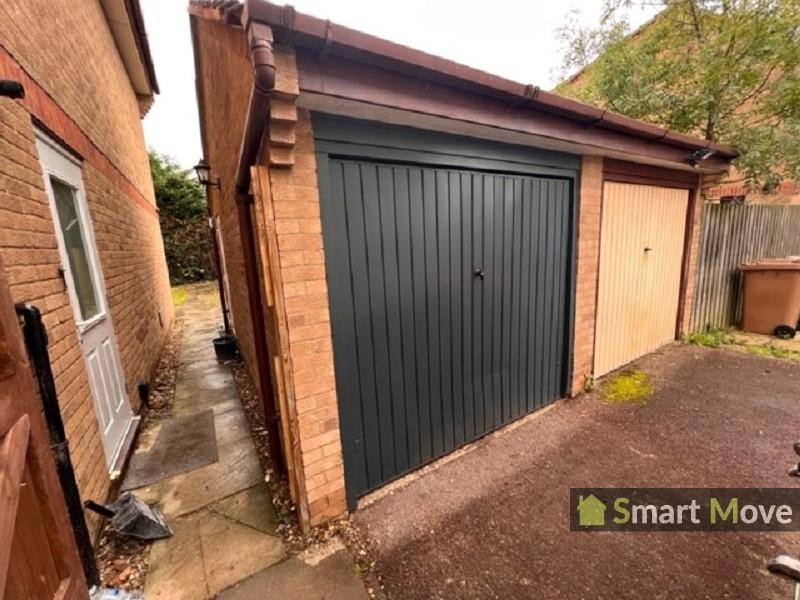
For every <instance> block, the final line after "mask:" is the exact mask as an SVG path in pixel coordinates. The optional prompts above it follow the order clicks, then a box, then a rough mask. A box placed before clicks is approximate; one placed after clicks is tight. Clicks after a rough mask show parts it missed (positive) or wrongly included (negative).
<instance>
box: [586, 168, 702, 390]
mask: <svg viewBox="0 0 800 600" xmlns="http://www.w3.org/2000/svg"><path fill="white" fill-rule="evenodd" d="M688 203H689V192H688V190H681V189H671V188H664V187H656V186H650V185H633V184H627V183H614V182H606V184H605V187H604V191H603V218H602V231H601V234H600V283H599V291H598V297H597V326H596V327H597V330H596V334H595V354H594V374H595V376H600V375H603V374H605V373H608V372H609V371H612V370H613V369H616V368H617V367H620V366H622V365H624V364H626V363H628V362H630V361H632V360H634V359H636V358H638V357H640V356H642V355H643V354H646V353H648V352H651V351H653V350H655V349H656V348H658V347H659V346H662V345H664V344H667V343H669V342H671V341H672V340H674V339H675V327H676V319H677V314H678V297H679V294H680V280H681V262H682V258H683V242H684V235H685V228H686V210H687V207H688Z"/></svg>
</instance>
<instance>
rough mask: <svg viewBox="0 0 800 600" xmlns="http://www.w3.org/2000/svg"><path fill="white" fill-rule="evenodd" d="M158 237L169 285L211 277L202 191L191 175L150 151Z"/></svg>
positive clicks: (208, 237) (209, 248)
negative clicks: (159, 224) (158, 228)
mask: <svg viewBox="0 0 800 600" xmlns="http://www.w3.org/2000/svg"><path fill="white" fill-rule="evenodd" d="M150 171H151V173H152V175H153V186H154V187H155V193H156V203H157V204H158V211H159V220H160V222H161V235H162V236H163V238H164V252H165V253H166V256H167V266H168V267H169V273H170V280H171V282H172V283H173V284H178V283H183V282H187V281H200V280H203V279H211V278H213V277H214V268H213V264H212V262H211V238H210V232H209V228H208V215H207V211H206V200H205V195H204V193H203V188H202V187H201V186H200V184H199V183H198V182H197V180H196V179H195V178H194V175H193V174H192V173H191V172H190V171H188V170H184V169H181V168H180V167H179V166H178V165H177V164H175V163H174V162H173V161H171V160H170V159H169V158H167V157H166V156H162V155H160V154H157V153H156V152H154V151H152V150H151V151H150Z"/></svg>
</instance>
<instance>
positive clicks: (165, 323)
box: [0, 0, 173, 524]
mask: <svg viewBox="0 0 800 600" xmlns="http://www.w3.org/2000/svg"><path fill="white" fill-rule="evenodd" d="M23 4H24V6H23ZM57 4H58V5H57ZM62 5H63V6H62ZM69 7H70V8H69V9H67V7H66V3H63V2H61V3H52V2H51V3H44V2H43V1H39V0H36V1H34V2H25V3H21V2H17V1H16V0H10V1H8V2H4V3H2V5H0V18H2V21H3V27H2V28H1V29H2V31H0V77H3V78H11V79H16V80H20V81H22V83H23V85H24V86H25V88H26V98H25V100H23V101H13V100H9V99H0V252H2V255H3V260H4V261H5V263H6V265H7V269H8V275H9V280H10V284H11V292H12V295H13V297H14V300H15V301H18V302H19V301H30V302H33V303H34V304H35V305H36V306H38V307H39V309H40V310H41V311H42V313H43V315H44V321H45V325H46V326H47V329H48V334H49V341H50V344H49V351H50V356H51V361H52V364H53V371H54V375H55V380H56V390H57V393H58V396H59V402H60V404H61V412H62V416H63V419H64V422H65V428H66V431H67V436H68V439H69V443H70V450H71V454H72V461H73V463H74V465H75V469H76V474H77V479H78V485H79V488H80V491H81V495H82V496H83V497H84V498H93V499H96V500H101V501H102V500H105V498H106V495H107V493H108V490H109V488H110V480H109V478H108V471H107V468H106V458H105V455H104V453H103V449H102V444H101V440H100V434H99V431H98V427H97V420H96V417H95V413H94V408H93V404H92V399H91V395H90V391H89V384H88V379H87V374H86V369H85V364H84V361H83V356H82V353H81V349H80V346H79V344H78V336H77V332H76V325H75V322H74V320H73V312H72V309H71V307H70V304H69V299H68V296H67V294H66V289H65V287H64V283H63V281H62V280H61V278H60V276H59V272H58V269H59V267H60V261H59V255H58V250H57V242H56V237H55V230H54V224H53V220H52V217H51V214H50V209H49V204H48V200H47V197H46V194H45V191H44V181H43V175H42V172H41V168H40V165H39V158H38V155H37V152H36V146H35V137H34V126H33V118H36V119H37V120H38V121H39V122H40V123H42V124H44V126H45V127H46V128H47V129H48V130H50V131H51V132H52V133H54V134H55V135H56V136H57V137H58V138H59V139H60V140H61V141H62V142H63V143H64V144H65V145H66V146H67V147H69V148H70V149H71V150H72V151H73V152H75V153H76V154H78V155H79V156H80V157H81V158H82V159H83V160H82V168H81V172H82V179H83V184H84V188H85V190H86V196H87V203H88V206H89V212H90V216H91V219H92V223H93V227H94V237H95V240H96V243H97V247H98V254H99V257H100V264H101V268H102V270H103V273H104V278H105V287H106V292H107V297H108V304H109V309H110V313H111V318H112V320H113V323H114V329H115V333H116V337H117V342H118V345H119V350H120V355H121V359H122V365H123V371H124V376H125V382H126V386H127V389H128V393H129V396H130V399H131V403H132V405H133V407H134V410H136V409H138V404H139V400H138V394H137V391H136V384H137V383H138V382H139V381H141V380H147V379H149V377H150V376H151V374H152V370H153V368H154V366H155V363H156V361H157V359H158V355H159V352H160V349H161V347H162V345H163V342H164V340H165V336H166V334H167V332H168V331H169V328H170V327H171V325H172V320H173V309H172V301H171V297H170V290H169V281H168V277H167V270H166V263H165V260H164V249H163V244H162V241H161V235H160V228H159V225H158V215H157V213H156V210H155V206H154V197H153V190H152V182H151V181H150V176H149V169H148V168H147V154H146V151H145V147H144V142H143V136H142V130H141V123H140V121H139V112H138V105H137V102H136V98H135V95H134V93H133V90H132V88H131V86H130V84H129V82H128V80H127V75H126V73H125V71H124V69H123V67H122V63H121V61H120V59H119V57H118V55H117V54H116V48H115V46H114V45H113V40H112V39H111V37H110V33H109V32H108V29H107V25H106V22H105V20H104V17H103V14H102V11H100V7H99V3H94V2H76V3H71V4H70V5H69ZM76 18H81V19H84V20H83V21H82V22H81V24H80V25H78V24H77V23H73V20H74V19H76ZM62 29H63V31H62ZM45 33H49V34H50V39H49V40H48V41H50V42H52V44H51V45H50V46H47V44H46V43H45V44H44V45H45V46H47V48H46V49H44V50H42V51H41V52H40V51H39V50H37V46H36V43H38V42H44V40H42V39H40V36H42V35H44V34H45ZM95 524H96V522H95Z"/></svg>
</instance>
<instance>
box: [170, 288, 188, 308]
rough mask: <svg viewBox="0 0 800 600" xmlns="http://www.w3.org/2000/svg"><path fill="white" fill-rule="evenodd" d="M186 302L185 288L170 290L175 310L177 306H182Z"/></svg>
mask: <svg viewBox="0 0 800 600" xmlns="http://www.w3.org/2000/svg"><path fill="white" fill-rule="evenodd" d="M185 302H186V288H185V287H183V286H177V287H174V288H172V305H173V306H174V307H175V308H178V307H179V306H183V304H184V303H185Z"/></svg>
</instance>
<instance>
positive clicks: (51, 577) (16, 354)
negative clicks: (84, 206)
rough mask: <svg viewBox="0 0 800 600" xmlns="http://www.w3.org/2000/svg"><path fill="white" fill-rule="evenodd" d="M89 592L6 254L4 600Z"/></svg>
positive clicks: (1, 415)
mask: <svg viewBox="0 0 800 600" xmlns="http://www.w3.org/2000/svg"><path fill="white" fill-rule="evenodd" d="M87 597H88V592H87V588H86V582H85V580H84V576H83V570H82V568H81V562H80V558H79V555H78V551H77V549H76V547H75V542H74V539H73V537H72V529H71V527H70V524H69V520H68V518H67V512H66V507H65V506H64V498H63V495H62V493H61V488H60V486H59V484H58V479H57V477H56V473H55V467H54V464H53V458H52V456H51V455H50V449H49V446H48V437H47V434H46V432H45V428H44V422H43V420H42V415H41V412H40V402H39V400H38V396H37V391H36V387H35V384H34V381H33V377H32V374H31V370H30V367H29V365H28V361H27V356H26V354H25V349H24V346H23V343H22V339H21V336H20V332H19V322H18V319H17V316H16V313H15V311H14V305H13V303H12V300H11V295H10V293H9V290H8V284H7V280H6V277H5V271H4V269H3V264H2V259H0V600H45V599H47V600H50V599H51V598H52V599H55V598H58V599H59V600H61V599H64V600H72V599H78V598H87Z"/></svg>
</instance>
